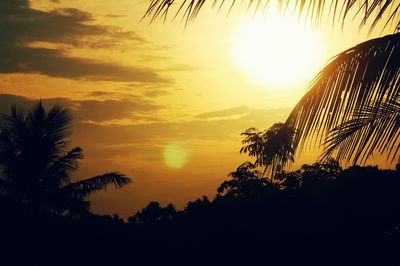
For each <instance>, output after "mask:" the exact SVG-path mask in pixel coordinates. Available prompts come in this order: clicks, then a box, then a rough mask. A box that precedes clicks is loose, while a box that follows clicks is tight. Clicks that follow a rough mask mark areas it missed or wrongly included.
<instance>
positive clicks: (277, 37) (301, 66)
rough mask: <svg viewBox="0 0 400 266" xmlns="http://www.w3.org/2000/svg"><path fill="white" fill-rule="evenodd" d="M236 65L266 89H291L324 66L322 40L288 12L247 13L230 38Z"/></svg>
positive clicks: (308, 78)
mask: <svg viewBox="0 0 400 266" xmlns="http://www.w3.org/2000/svg"><path fill="white" fill-rule="evenodd" d="M231 54H232V60H233V63H234V64H235V65H237V66H238V67H240V68H241V69H242V70H244V71H245V72H246V73H247V74H248V75H249V76H250V77H251V78H252V79H253V80H255V81H257V82H260V83H262V84H263V85H264V86H265V87H267V88H269V89H288V88H293V87H294V86H295V85H297V84H300V83H301V82H307V81H310V80H311V79H312V77H313V76H314V75H315V74H316V72H317V71H318V70H319V69H320V68H321V67H322V66H323V64H324V61H323V43H322V40H321V38H320V37H319V36H318V34H317V33H316V32H314V31H313V30H312V28H311V26H310V25H308V24H305V23H302V22H301V21H299V19H298V18H296V17H293V16H289V15H278V14H277V13H276V14H275V15H274V14H268V15H257V16H249V17H246V18H245V19H243V21H241V22H240V23H239V25H238V27H237V28H236V30H235V31H234V34H233V35H232V39H231Z"/></svg>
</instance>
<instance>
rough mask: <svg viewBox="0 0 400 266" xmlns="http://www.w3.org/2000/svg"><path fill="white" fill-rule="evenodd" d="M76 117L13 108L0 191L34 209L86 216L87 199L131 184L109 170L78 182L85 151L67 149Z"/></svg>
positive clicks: (5, 123)
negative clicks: (73, 177) (74, 179)
mask: <svg viewBox="0 0 400 266" xmlns="http://www.w3.org/2000/svg"><path fill="white" fill-rule="evenodd" d="M71 119H72V116H71V114H70V113H69V111H68V110H66V109H62V108H61V107H59V106H55V107H53V108H52V109H50V110H49V111H48V112H47V111H46V110H45V109H44V108H43V106H42V103H41V102H39V103H38V104H37V105H36V106H35V107H34V108H33V109H32V110H31V111H30V112H28V113H25V112H24V111H22V110H21V109H20V108H18V107H17V106H15V105H14V106H12V108H11V114H10V115H6V114H2V115H0V193H1V194H3V195H6V196H8V197H10V198H12V199H13V200H15V201H16V202H18V203H19V204H22V205H23V206H26V207H27V208H29V209H30V210H32V211H39V210H48V211H51V212H55V213H64V212H65V211H68V212H70V213H73V212H82V211H86V210H87V209H88V207H89V202H88V201H86V198H87V196H88V195H89V194H90V193H93V192H95V191H98V190H102V189H104V188H105V187H106V186H107V185H109V184H114V185H115V187H122V186H124V185H126V184H128V183H130V182H131V180H130V179H129V178H127V177H126V176H125V175H123V174H121V173H118V172H110V173H106V174H103V175H99V176H96V177H92V178H89V179H85V180H82V181H78V182H76V183H73V182H72V181H71V174H72V173H73V172H75V171H76V170H78V168H79V160H81V159H82V158H83V153H82V149H81V148H79V147H76V148H74V149H72V150H70V151H67V147H68V144H69V142H68V141H67V137H68V136H69V135H70V134H71V131H70V125H71Z"/></svg>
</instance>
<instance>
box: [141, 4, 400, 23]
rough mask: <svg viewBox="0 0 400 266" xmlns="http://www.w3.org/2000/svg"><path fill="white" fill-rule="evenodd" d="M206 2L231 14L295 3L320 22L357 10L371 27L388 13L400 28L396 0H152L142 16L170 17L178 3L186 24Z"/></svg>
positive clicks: (389, 20)
mask: <svg viewBox="0 0 400 266" xmlns="http://www.w3.org/2000/svg"><path fill="white" fill-rule="evenodd" d="M206 3H212V7H217V8H218V10H221V9H222V8H223V7H224V6H226V5H227V6H228V13H229V12H231V10H232V9H233V8H234V7H237V6H244V7H245V8H246V9H247V10H250V9H251V8H253V9H254V11H255V12H257V11H260V12H262V11H265V9H266V8H267V7H268V6H271V5H272V4H274V3H275V4H277V5H278V7H279V9H281V10H283V11H285V10H287V9H288V7H289V6H292V8H294V10H295V11H296V12H297V13H298V15H299V16H301V15H305V16H306V17H309V18H310V19H311V20H312V21H315V22H318V21H319V20H320V19H321V17H322V16H323V15H324V13H327V12H329V13H331V14H332V19H333V21H335V20H336V19H339V20H341V21H342V23H344V22H345V20H346V18H347V17H348V16H349V13H350V11H352V10H355V11H356V14H357V16H361V17H362V21H361V24H360V27H362V26H364V25H365V24H366V23H367V21H368V20H369V19H371V20H372V24H371V30H372V29H373V28H374V27H375V26H376V25H377V24H378V22H379V21H380V20H381V19H382V18H383V17H384V15H386V14H387V20H386V23H385V26H384V27H386V26H388V25H390V24H391V23H395V27H396V28H397V29H398V28H399V27H400V21H399V17H398V16H399V11H400V10H399V9H400V3H399V2H398V1H397V0H372V1H368V0H363V1H355V0H349V1H343V0H332V1H325V0H286V1H284V0H275V1H270V0H248V1H245V0H230V1H227V0H212V1H211V0H209V1H207V0H180V1H176V0H152V1H151V2H150V5H149V7H148V9H147V10H146V12H145V14H144V16H143V18H146V17H149V18H150V21H151V22H153V21H155V20H156V19H158V18H161V19H163V20H164V21H165V20H166V19H167V16H168V13H169V11H170V9H171V8H172V7H173V6H174V4H177V6H178V7H177V9H176V10H175V15H174V19H175V18H176V17H177V16H178V15H179V14H182V19H184V20H185V21H186V24H187V23H189V22H191V21H193V20H194V19H195V18H196V17H197V16H198V14H199V12H200V11H201V9H202V8H203V6H204V5H205V4H206Z"/></svg>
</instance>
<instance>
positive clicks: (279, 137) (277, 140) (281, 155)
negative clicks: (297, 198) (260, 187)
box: [240, 123, 294, 183]
mask: <svg viewBox="0 0 400 266" xmlns="http://www.w3.org/2000/svg"><path fill="white" fill-rule="evenodd" d="M242 135H243V136H245V139H244V140H243V141H242V144H243V145H244V146H243V147H242V148H241V149H240V153H247V154H248V155H249V156H251V157H255V158H256V160H255V162H254V165H255V166H261V167H264V172H263V174H262V176H264V175H265V174H266V173H269V174H270V179H271V183H273V182H274V176H275V175H276V174H277V173H280V172H281V171H283V169H284V167H285V166H286V165H287V164H289V163H291V162H294V147H293V143H292V136H293V133H292V129H291V128H289V127H287V126H286V125H285V124H283V123H277V124H274V125H273V126H272V127H270V128H269V129H267V130H265V131H263V132H260V131H258V130H257V129H255V128H249V129H248V130H246V131H245V132H244V133H242Z"/></svg>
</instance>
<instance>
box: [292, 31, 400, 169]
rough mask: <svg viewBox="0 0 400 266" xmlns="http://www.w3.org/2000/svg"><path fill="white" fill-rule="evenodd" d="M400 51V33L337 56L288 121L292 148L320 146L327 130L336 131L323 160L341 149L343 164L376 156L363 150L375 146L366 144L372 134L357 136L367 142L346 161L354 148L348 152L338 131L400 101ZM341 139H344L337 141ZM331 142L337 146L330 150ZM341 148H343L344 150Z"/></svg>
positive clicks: (329, 141) (365, 132)
mask: <svg viewBox="0 0 400 266" xmlns="http://www.w3.org/2000/svg"><path fill="white" fill-rule="evenodd" d="M399 46H400V34H399V33H397V34H393V35H388V36H385V37H382V38H377V39H373V40H369V41H366V42H364V43H361V44H358V45H357V46H355V47H353V48H350V49H348V50H347V51H344V52H343V53H341V54H339V55H337V56H336V57H335V58H334V59H333V60H332V61H331V62H330V63H329V64H328V65H327V66H326V67H325V68H324V69H323V70H322V71H321V72H320V73H319V74H318V75H317V77H315V79H314V80H313V81H312V82H311V85H310V89H309V91H308V92H307V93H306V95H305V96H303V98H302V99H301V100H300V102H299V103H298V104H297V105H296V106H295V108H294V110H293V111H292V113H291V114H290V115H289V118H288V119H287V121H286V124H287V125H288V126H291V127H293V128H294V129H295V131H294V132H295V135H294V136H293V138H294V140H293V142H294V146H295V147H298V148H299V150H300V151H301V150H302V149H303V148H304V144H305V143H306V142H307V141H309V142H308V143H322V142H324V139H325V138H326V137H327V136H328V135H327V134H328V133H329V131H331V130H334V132H332V133H331V134H330V135H329V137H328V139H327V140H326V141H327V144H328V146H327V147H326V148H327V149H326V150H325V152H324V153H325V155H327V154H331V153H332V152H333V150H334V149H336V148H340V147H341V148H340V151H339V157H340V158H342V159H344V158H347V159H351V160H353V161H354V162H359V159H360V156H361V155H363V156H361V157H362V159H364V160H365V159H367V158H368V157H369V156H370V155H372V150H369V152H366V153H365V152H363V151H365V149H367V148H366V147H364V146H366V145H370V144H371V143H368V140H369V137H370V134H371V133H372V132H370V131H366V130H359V131H357V133H356V134H357V138H358V139H359V140H361V139H363V143H362V145H361V146H359V147H357V150H358V151H357V152H355V151H354V150H353V151H348V152H345V154H346V156H345V155H344V153H343V152H344V149H348V148H350V147H346V148H345V146H346V144H348V143H347V142H345V143H344V142H343V143H342V142H341V141H343V140H344V139H343V136H344V135H342V134H337V132H338V131H341V129H343V128H344V127H346V126H348V124H347V123H350V124H353V125H355V124H356V123H363V122H362V121H361V120H360V119H362V117H361V115H362V114H363V113H364V112H369V113H370V115H378V113H377V112H379V111H380V110H382V108H385V106H386V107H387V105H388V104H389V103H392V102H394V101H396V99H398V97H399V95H400V83H399V78H400V49H399V48H400V47H399ZM371 104H373V106H370V105H371ZM364 109H365V111H364ZM371 112H372V113H371ZM349 121H351V122H349ZM364 122H365V121H364ZM397 122H398V121H397ZM342 124H343V126H340V125H342ZM355 128H356V127H353V129H355ZM372 129H376V127H373V128H372ZM335 132H336V133H335ZM367 132H368V133H367ZM338 136H341V137H340V138H336V137H338ZM353 136H355V135H353ZM333 143H335V145H331V144H333ZM340 143H342V144H343V145H342V146H340V145H339V144H340ZM360 144H361V143H360ZM393 145H396V143H395V142H388V145H384V147H385V148H388V149H390V150H393V148H394V147H393ZM371 147H372V149H376V148H378V147H377V146H371ZM382 147H383V146H382ZM353 148H356V147H354V146H353ZM350 155H352V156H350Z"/></svg>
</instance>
